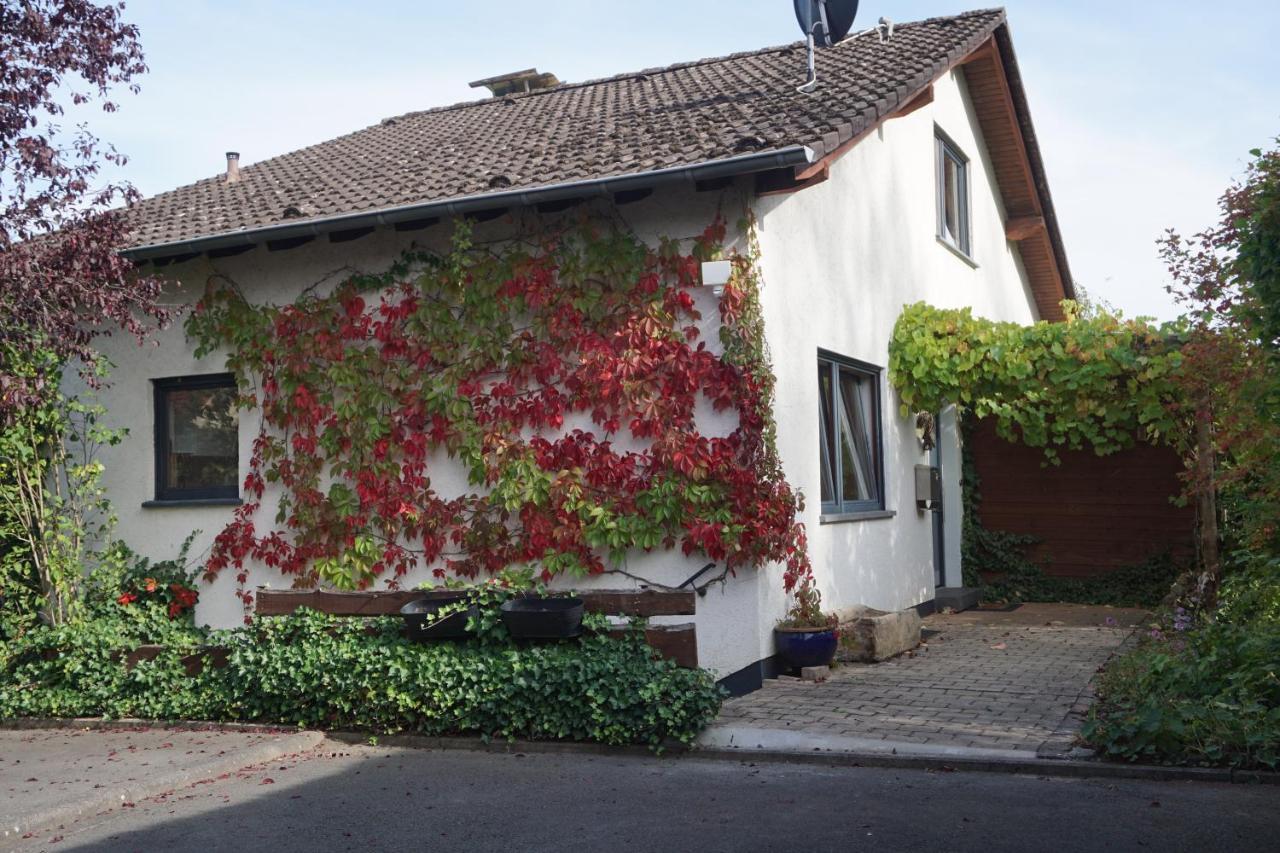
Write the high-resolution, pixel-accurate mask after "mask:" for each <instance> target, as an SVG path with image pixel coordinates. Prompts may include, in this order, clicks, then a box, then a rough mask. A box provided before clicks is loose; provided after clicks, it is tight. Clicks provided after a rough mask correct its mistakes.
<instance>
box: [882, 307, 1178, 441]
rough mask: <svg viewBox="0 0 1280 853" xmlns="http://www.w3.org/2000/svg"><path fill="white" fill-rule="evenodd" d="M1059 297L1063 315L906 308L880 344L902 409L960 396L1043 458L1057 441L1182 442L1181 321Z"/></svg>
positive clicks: (936, 405) (930, 407)
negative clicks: (1048, 319)
mask: <svg viewBox="0 0 1280 853" xmlns="http://www.w3.org/2000/svg"><path fill="white" fill-rule="evenodd" d="M1064 305H1065V307H1066V308H1067V309H1068V317H1067V321H1066V322H1065V323H1036V324H1035V325H1031V326H1023V325H1020V324H1018V323H1008V322H996V321H992V320H987V319H984V318H980V317H974V316H973V314H972V312H971V310H970V309H968V308H960V309H942V308H935V307H933V306H931V305H927V304H925V303H923V302H919V303H916V304H914V305H909V306H907V307H906V308H905V309H904V310H903V313H902V316H900V317H899V318H898V322H897V324H896V325H895V326H894V330H893V337H892V339H891V341H890V343H889V375H890V381H891V382H892V383H893V385H894V387H895V388H897V390H898V394H899V396H900V399H901V401H902V413H903V415H904V416H905V415H906V414H908V413H909V412H913V411H924V412H937V411H941V410H942V409H944V408H946V407H948V406H950V405H958V406H960V407H961V408H963V409H965V410H967V411H969V412H970V413H972V415H973V416H975V417H978V418H985V417H993V418H995V421H996V430H997V432H998V433H999V434H1000V436H1001V437H1002V438H1005V439H1007V440H1009V441H1015V442H1020V443H1023V444H1027V445H1030V446H1032V447H1042V448H1044V450H1045V454H1046V456H1047V457H1048V458H1049V459H1050V460H1051V461H1056V460H1057V452H1056V449H1057V448H1060V447H1067V448H1070V449H1079V448H1082V447H1089V448H1092V449H1093V450H1094V451H1095V452H1096V453H1098V454H1099V455H1105V454H1108V453H1113V452H1115V451H1117V450H1121V449H1123V448H1125V447H1130V446H1132V445H1133V443H1134V441H1135V440H1137V439H1139V438H1143V439H1146V440H1148V441H1151V442H1155V443H1172V444H1174V445H1175V446H1179V447H1184V446H1185V441H1186V436H1187V429H1186V424H1185V423H1184V422H1183V420H1181V419H1182V418H1185V416H1186V414H1187V413H1186V410H1185V407H1184V406H1183V403H1182V401H1183V395H1182V393H1181V392H1180V390H1179V386H1178V384H1177V378H1178V368H1179V366H1180V365H1181V363H1182V353H1181V351H1180V349H1179V343H1178V332H1179V330H1178V329H1176V328H1173V327H1155V326H1153V325H1151V324H1149V323H1147V322H1144V321H1141V320H1124V319H1121V318H1118V317H1114V316H1110V315H1107V314H1096V315H1093V316H1087V317H1086V316H1081V314H1080V313H1079V312H1078V311H1077V310H1076V308H1075V306H1074V305H1073V304H1071V303H1064Z"/></svg>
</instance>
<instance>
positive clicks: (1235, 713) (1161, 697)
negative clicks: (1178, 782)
mask: <svg viewBox="0 0 1280 853" xmlns="http://www.w3.org/2000/svg"><path fill="white" fill-rule="evenodd" d="M1278 671H1280V625H1277V624H1276V623H1274V622H1273V623H1270V624H1267V623H1258V622H1254V623H1249V624H1234V623H1230V622H1225V621H1218V622H1214V623H1210V624H1206V625H1202V626H1200V627H1198V628H1194V627H1193V628H1190V629H1189V630H1188V631H1186V632H1185V635H1184V634H1180V633H1179V632H1176V631H1175V632H1173V636H1168V635H1166V634H1165V633H1164V632H1162V631H1160V630H1159V629H1152V630H1151V632H1150V633H1149V634H1148V636H1147V637H1145V638H1144V640H1143V641H1142V642H1141V643H1140V644H1139V646H1138V647H1137V648H1135V649H1134V650H1132V651H1131V652H1129V653H1128V654H1126V655H1123V656H1121V657H1119V658H1117V659H1116V660H1114V661H1112V662H1111V664H1109V665H1108V666H1107V669H1106V671H1105V672H1104V674H1103V677H1102V680H1101V682H1100V684H1099V699H1100V701H1099V703H1098V705H1097V706H1096V707H1095V708H1094V710H1093V711H1092V712H1091V715H1090V719H1089V720H1087V721H1086V723H1085V727H1084V731H1083V735H1084V737H1085V739H1086V740H1087V741H1089V742H1090V743H1092V744H1093V745H1095V746H1097V747H1098V748H1099V749H1101V750H1102V751H1103V752H1104V753H1105V754H1106V755H1109V756H1111V757H1113V758H1120V759H1124V760H1129V761H1158V762H1162V763H1172V764H1228V765H1232V766H1239V767H1269V768H1273V769H1274V768H1276V767H1277V766H1280V678H1277V675H1278Z"/></svg>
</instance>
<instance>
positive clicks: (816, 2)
mask: <svg viewBox="0 0 1280 853" xmlns="http://www.w3.org/2000/svg"><path fill="white" fill-rule="evenodd" d="M794 3H795V7H796V21H797V22H799V24H800V31H801V32H803V33H804V37H805V41H806V42H807V43H808V59H809V66H808V68H809V75H808V77H807V78H806V79H805V81H804V84H803V85H801V86H797V87H796V91H797V92H800V93H802V94H805V95H808V94H812V92H813V90H814V89H815V88H817V86H818V72H817V68H816V67H815V65H814V51H815V49H816V48H819V47H835V46H836V45H837V44H839V43H840V41H841V40H842V39H843V38H844V37H845V36H846V35H848V34H849V30H850V29H851V28H852V27H853V19H854V17H855V16H856V15H857V14H858V0H794Z"/></svg>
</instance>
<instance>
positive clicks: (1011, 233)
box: [1004, 215, 1048, 243]
mask: <svg viewBox="0 0 1280 853" xmlns="http://www.w3.org/2000/svg"><path fill="white" fill-rule="evenodd" d="M1047 227H1048V226H1047V225H1046V224H1045V221H1044V217H1043V216H1038V215H1035V216H1010V217H1009V218H1008V219H1007V220H1005V223H1004V236H1005V238H1006V239H1008V240H1012V241H1013V242H1015V243H1020V242H1022V241H1023V240H1026V239H1028V238H1030V237H1034V236H1035V235H1037V234H1039V233H1041V232H1042V231H1044V230H1045V228H1047Z"/></svg>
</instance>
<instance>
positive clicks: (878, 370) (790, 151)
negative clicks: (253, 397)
mask: <svg viewBox="0 0 1280 853" xmlns="http://www.w3.org/2000/svg"><path fill="white" fill-rule="evenodd" d="M805 62H806V55H805V50H804V46H803V45H800V44H792V45H787V46H783V47H776V48H768V49H764V50H758V51H754V52H750V53H741V54H735V55H732V56H727V57H722V58H717V59H706V60H700V61H697V62H690V63H684V64H679V65H673V66H670V67H667V68H655V69H649V70H646V71H642V72H639V73H632V74H625V75H619V76H616V77H611V78H607V79H602V80H594V81H588V82H585V83H559V82H558V81H555V79H554V77H550V76H548V75H537V74H536V72H528V73H525V74H523V75H508V76H505V77H501V78H496V79H491V80H489V81H481V82H484V83H486V84H487V85H489V86H490V87H491V89H492V91H494V92H497V93H500V94H495V95H494V96H493V97H489V98H484V99H481V100H476V101H472V102H467V103H460V104H455V105H453V106H447V107H440V108H435V109H428V110H424V111H421V112H413V113H408V114H406V115H402V116H397V117H394V118H388V119H385V120H383V121H382V122H380V123H379V124H377V125H374V126H372V127H369V128H366V129H364V130H361V131H357V132H355V133H352V134H349V135H347V136H343V137H340V138H338V139H334V140H331V141H328V142H323V143H320V144H317V145H314V146H311V147H309V148H305V149H302V150H300V151H296V152H294V153H291V154H286V155H283V156H280V157H275V158H272V159H269V160H265V161H262V162H258V163H254V164H252V165H247V166H241V165H240V164H239V162H238V155H228V163H227V170H226V172H225V173H224V174H219V175H218V176H216V177H213V178H208V179H205V180H201V181H199V182H197V183H194V184H192V185H190V186H186V187H182V188H180V189H177V190H174V191H172V192H168V193H163V194H161V195H158V196H156V197H154V198H150V199H147V200H145V201H143V202H141V203H140V204H138V205H137V206H136V208H135V209H134V210H133V211H132V213H131V215H132V217H133V223H134V229H133V233H134V244H133V245H132V246H131V248H130V249H129V250H128V254H129V255H130V256H131V257H132V258H133V259H135V260H136V261H138V262H139V263H145V264H148V265H150V267H151V268H153V269H155V270H157V271H159V272H162V273H163V274H165V275H167V276H169V277H170V278H171V279H172V280H173V281H174V285H173V287H172V289H171V292H170V296H169V298H170V300H171V301H172V302H174V303H176V304H188V305H189V304H191V303H193V302H194V301H195V300H196V299H197V298H199V296H200V294H201V293H202V292H203V291H204V289H205V287H206V285H207V284H208V283H209V282H211V281H223V282H226V281H233V282H235V283H236V284H237V286H238V287H239V288H240V290H241V292H243V293H244V294H245V295H246V298H248V299H249V300H250V301H253V302H261V303H277V304H278V303H285V302H289V301H290V300H292V299H294V298H295V297H296V296H297V295H298V294H299V293H300V292H302V291H303V290H304V289H306V288H308V287H311V286H314V285H316V284H317V283H318V282H322V281H325V280H327V279H326V277H327V276H329V275H330V274H331V273H332V271H333V270H335V269H341V268H349V269H355V270H370V271H372V270H383V269H386V268H387V267H388V265H390V264H391V263H392V261H393V260H394V259H395V258H397V257H398V256H399V255H400V254H401V253H402V252H403V251H405V250H406V249H407V248H409V247H412V246H417V247H425V248H428V249H433V250H439V249H442V248H446V247H447V246H448V243H449V239H450V234H451V227H450V223H451V222H452V221H453V220H455V219H456V218H458V217H464V216H466V217H471V218H472V219H473V220H474V221H475V226H474V227H475V232H474V233H475V237H476V239H477V240H484V241H501V240H503V239H504V238H505V237H508V236H510V235H511V234H512V233H513V231H512V229H513V228H514V227H515V225H514V223H515V221H516V220H517V219H519V220H520V221H521V222H525V223H527V222H529V221H534V222H538V221H547V222H551V221H557V220H556V218H557V217H563V216H565V215H568V214H572V212H573V211H572V210H571V211H568V214H567V213H566V211H565V208H570V207H572V206H573V205H575V204H577V205H579V206H586V207H587V208H588V209H592V210H596V211H602V212H603V213H604V214H607V215H610V216H613V217H614V218H615V219H618V220H620V221H623V222H625V223H626V224H627V227H628V228H630V229H631V230H632V231H633V233H634V234H636V235H638V236H639V237H640V238H641V239H643V240H645V241H654V240H657V239H658V238H659V237H662V236H669V237H676V238H687V237H691V236H693V235H696V234H699V233H701V232H702V231H703V229H705V228H706V226H707V224H708V223H709V222H712V221H713V220H715V219H716V217H717V215H724V216H726V217H728V218H730V220H731V221H732V217H736V216H737V215H739V214H741V213H744V212H745V213H747V214H750V216H752V217H753V218H754V221H755V229H756V231H755V233H756V236H757V239H758V249H759V258H758V271H759V274H760V277H761V280H762V282H763V285H762V290H761V296H760V298H761V307H762V313H763V318H764V328H765V336H766V342H767V345H768V350H769V356H770V359H771V362H772V366H773V371H774V376H775V377H776V389H775V395H776V396H775V400H774V408H773V414H774V418H775V420H776V424H777V450H778V454H779V457H780V460H781V464H782V468H783V471H784V473H785V476H786V479H787V481H788V482H789V483H790V484H791V485H792V487H793V488H795V489H796V490H798V491H800V492H802V493H803V494H804V495H805V497H806V499H807V501H806V504H805V508H804V510H803V512H802V513H800V517H799V519H798V520H799V521H800V522H802V523H803V524H804V527H805V530H806V531H807V541H808V549H809V557H810V560H811V564H812V567H813V572H814V576H815V578H816V582H817V584H818V586H819V588H820V589H821V590H822V592H823V594H824V597H825V604H826V606H828V607H832V608H834V607H843V606H847V605H853V604H865V605H868V606H871V607H875V608H880V609H885V610H898V609H904V608H910V607H919V608H922V609H927V608H929V607H930V606H932V605H933V603H934V602H935V600H936V598H937V595H938V593H937V590H938V589H939V588H955V587H959V586H960V585H961V581H960V568H961V567H960V521H961V517H960V516H961V512H960V507H961V503H960V494H959V487H958V484H959V477H960V472H959V466H960V462H959V449H958V447H959V445H958V437H957V431H956V424H955V419H954V417H953V416H952V414H951V413H946V412H944V413H941V415H940V418H939V421H938V428H937V434H938V442H937V447H936V449H934V450H932V451H929V450H926V449H925V448H924V446H923V444H922V441H921V439H920V437H919V436H918V435H917V431H916V419H915V418H914V417H905V418H904V417H901V416H900V415H899V411H898V409H899V405H898V403H897V401H895V399H894V396H893V392H892V390H891V388H890V386H889V384H888V379H887V376H886V374H885V368H884V366H885V364H886V361H887V348H888V340H889V336H890V332H891V330H892V327H893V324H894V321H895V319H896V318H897V316H898V314H899V312H900V311H901V309H902V306H903V305H904V304H908V303H913V302H916V301H919V300H925V301H928V302H931V303H933V304H935V305H939V306H966V305H967V306H973V308H974V309H975V312H976V313H978V314H981V315H985V316H988V317H992V318H997V319H1003V320H1011V321H1018V322H1023V323H1030V322H1034V321H1037V320H1047V321H1056V320H1060V319H1062V317H1063V314H1062V311H1061V308H1060V306H1059V303H1060V301H1061V300H1062V299H1064V298H1068V297H1070V296H1072V287H1071V278H1070V274H1069V272H1068V269H1067V262H1066V257H1065V255H1064V251H1063V246H1062V241H1061V238H1060V236H1059V231H1058V224H1057V220H1056V217H1055V214H1054V209H1053V203H1052V200H1051V198H1050V195H1049V190H1048V185H1047V183H1046V180H1045V173H1044V167H1043V163H1042V160H1041V156H1040V153H1039V151H1038V149H1037V144H1036V137H1035V133H1034V130H1033V128H1032V124H1031V117H1030V113H1029V111H1028V106H1027V99H1026V94H1025V92H1024V89H1023V86H1022V83H1021V79H1020V76H1019V71H1018V64H1017V61H1016V58H1015V56H1014V52H1013V45H1012V42H1011V40H1010V33H1009V28H1008V26H1007V23H1006V18H1005V14H1004V12H1003V11H1000V10H996V11H979V12H970V13H965V14H961V15H957V16H954V17H946V18H935V19H930V20H926V21H920V22H916V23H906V24H900V25H898V26H897V27H896V28H895V30H894V31H893V33H892V34H891V35H888V36H887V37H886V34H884V33H877V32H868V33H864V34H862V35H859V36H856V37H854V38H852V39H850V40H848V41H846V42H844V43H842V44H840V45H838V46H836V47H834V48H832V49H828V50H822V51H819V52H818V55H817V73H818V85H817V87H816V89H815V90H814V91H813V92H812V93H811V94H804V93H801V92H798V91H797V90H796V86H797V84H798V83H800V82H802V80H803V79H804V69H805ZM726 212H727V213H726ZM734 240H738V242H737V243H736V244H735V247H736V248H737V249H739V250H741V249H743V248H744V246H743V245H742V243H741V237H734V236H733V235H732V234H731V235H730V237H729V242H731V243H732V242H733V241H734ZM694 298H695V300H696V303H697V307H698V308H699V309H701V310H702V313H703V316H704V318H711V319H709V320H706V319H704V325H706V324H708V323H710V324H711V326H713V325H714V318H715V317H716V316H717V314H716V306H717V300H718V299H719V297H718V295H717V293H716V291H715V289H714V288H711V287H701V288H697V289H696V293H695V294H694ZM711 326H707V327H706V328H704V329H703V331H704V332H706V333H708V334H707V335H706V336H707V337H708V338H710V339H714V337H715V334H714V329H713V328H711ZM157 342H158V344H157V345H155V346H150V345H149V346H143V347H138V346H135V345H133V344H132V342H129V341H125V340H123V339H115V340H113V341H112V342H111V344H110V347H109V349H108V353H107V354H108V355H109V357H110V358H111V359H112V361H113V362H114V363H115V364H116V365H117V368H116V371H115V374H114V380H113V383H112V384H111V385H110V386H109V387H108V388H106V389H105V390H104V391H103V392H102V394H101V400H102V402H103V403H104V404H105V405H106V407H107V409H108V411H109V413H110V415H111V417H112V421H113V423H114V424H116V425H119V426H124V427H127V428H128V429H129V437H128V438H127V439H126V440H125V441H124V442H123V443H122V444H120V445H119V446H116V447H112V448H107V449H106V451H104V455H103V461H104V462H105V465H106V476H105V482H106V486H107V488H108V491H109V494H110V496H111V497H112V499H113V501H114V506H115V510H116V512H117V513H118V516H119V533H120V535H121V536H122V538H124V539H125V540H126V541H128V542H130V543H133V544H134V546H135V547H137V548H139V549H140V550H143V551H144V552H146V553H147V554H148V555H149V556H152V557H153V558H166V557H170V556H172V555H173V554H174V553H175V551H176V549H177V547H178V544H179V543H180V542H181V541H182V540H183V539H184V538H185V537H186V536H187V535H188V534H189V533H190V532H191V531H193V530H199V531H201V533H200V534H199V536H198V537H197V539H196V546H195V553H197V554H207V553H208V552H209V547H210V544H211V543H212V542H213V540H214V537H215V536H216V535H217V534H218V532H219V531H220V530H221V529H223V528H224V527H225V526H226V525H227V524H228V523H229V521H230V520H231V519H232V517H233V513H234V512H235V507H236V505H237V504H239V503H240V501H241V500H242V498H243V497H244V495H243V494H242V490H243V486H242V485H241V484H242V481H243V479H244V477H245V476H246V473H247V464H248V462H247V460H248V459H249V457H250V455H251V453H252V448H253V442H254V439H255V436H256V435H257V430H258V421H257V420H255V419H254V413H253V412H251V411H246V412H241V413H240V414H239V422H238V425H237V422H236V421H235V420H234V416H233V415H229V416H228V417H230V418H231V420H229V421H228V420H225V419H224V420H223V421H222V422H221V423H220V424H219V423H213V424H212V425H211V423H210V422H208V418H207V417H206V416H205V415H202V414H201V411H202V408H201V407H203V410H207V409H208V407H209V405H210V404H211V401H212V403H213V404H215V405H217V406H221V407H222V410H223V411H229V408H230V406H229V403H230V400H231V398H232V396H233V394H234V391H233V390H232V389H231V387H230V386H229V380H228V378H227V377H226V375H225V367H224V359H223V354H219V353H215V354H211V355H207V356H204V357H199V358H198V357H197V356H196V351H195V347H194V345H193V343H192V342H191V341H190V340H189V339H188V338H187V336H186V335H185V333H184V331H183V329H182V328H181V326H180V325H179V326H177V327H174V328H171V329H168V330H166V331H164V332H163V333H161V334H160V335H159V337H158V338H157ZM193 400H195V401H198V402H196V403H193ZM700 417H703V421H702V422H703V423H705V424H707V427H706V428H707V430H708V431H714V430H715V429H718V428H721V427H718V426H717V425H716V419H717V418H721V419H722V418H723V417H724V413H722V412H711V411H708V412H706V413H704V415H703V416H700ZM201 418H204V421H201V420H200V419H201ZM721 426H723V425H721ZM192 460H195V461H192ZM922 465H923V466H934V467H936V468H938V469H939V470H940V473H941V488H942V500H941V504H942V506H941V512H934V511H926V510H923V509H921V508H919V506H918V504H917V491H916V489H917V485H916V474H917V467H918V466H922ZM445 467H448V466H447V465H446V466H445ZM434 476H435V477H436V480H437V482H438V483H446V482H449V481H450V478H452V482H453V483H454V487H455V488H458V489H466V488H467V487H468V485H467V480H466V475H465V472H459V471H453V472H452V473H451V472H449V471H445V470H441V471H437V472H435V473H434ZM440 488H445V486H443V485H442V486H440ZM268 494H270V493H268ZM270 509H271V507H270V506H268V507H266V510H265V511H264V515H263V517H264V519H265V520H264V521H263V524H265V525H267V526H270V524H271V521H270V516H272V515H274V513H272V512H270ZM705 562H706V560H705V556H699V555H697V554H695V555H691V556H685V555H683V554H682V553H681V551H680V550H679V549H678V548H677V549H673V550H667V549H663V548H657V549H654V550H653V551H652V552H648V553H645V552H640V551H636V552H633V553H630V554H628V555H627V557H626V563H625V565H626V568H627V570H628V571H629V572H630V573H631V574H633V575H635V576H637V577H644V578H647V579H650V580H653V581H656V582H659V583H663V584H667V585H671V586H675V585H678V584H680V583H682V582H683V581H685V580H686V579H688V578H689V577H690V576H692V575H694V574H695V573H696V572H697V571H698V570H699V568H701V567H702V565H703V564H704V563H705ZM247 572H248V577H249V579H248V583H247V586H248V587H249V588H250V589H252V588H253V587H256V586H258V585H274V586H276V587H280V586H288V585H289V583H290V580H289V578H287V577H282V576H281V575H280V573H279V572H278V571H274V570H273V569H271V568H269V567H267V566H265V565H258V564H255V565H251V566H249V567H248V569H247ZM429 578H430V574H429V573H428V571H427V569H426V568H422V569H421V570H419V571H415V572H411V573H410V574H409V575H408V576H407V577H405V578H403V579H402V583H404V584H405V585H413V584H416V583H418V582H420V581H422V580H426V579H429ZM580 583H581V584H582V585H587V586H590V585H593V584H594V585H605V586H611V587H616V586H618V580H617V578H616V577H610V578H588V579H586V580H584V581H581V582H580ZM236 588H237V587H236V582H235V581H234V580H233V579H232V578H231V577H230V573H223V574H221V575H219V576H218V578H217V579H216V580H214V581H212V582H211V583H208V584H206V585H205V586H204V587H203V588H202V590H201V598H200V603H199V606H198V609H197V616H198V618H199V619H200V620H202V621H204V622H206V623H209V624H212V625H217V626H232V625H235V624H238V623H239V622H240V620H241V617H242V603H241V601H239V600H238V599H237V597H236ZM785 609H786V596H785V593H784V591H783V587H782V584H781V583H780V581H779V572H777V571H775V570H773V569H770V568H768V567H766V568H763V569H760V570H759V571H749V572H747V571H743V572H738V573H736V574H735V575H733V576H731V577H728V578H726V579H725V582H724V583H723V584H717V585H715V586H713V587H712V588H710V589H709V590H708V591H707V594H706V595H705V596H703V597H701V598H700V599H699V601H698V614H697V626H698V652H699V658H700V660H701V663H702V664H703V665H704V666H707V667H709V668H711V669H713V670H714V671H715V672H716V673H717V674H718V675H719V676H720V677H722V678H723V679H725V681H726V683H727V684H729V685H730V686H731V687H732V688H733V689H735V690H746V689H752V688H753V687H755V686H758V685H759V683H760V680H761V678H762V677H767V676H769V675H770V674H771V673H772V671H773V669H772V667H773V664H772V656H773V654H774V650H773V640H772V634H771V628H772V626H773V624H774V623H775V621H776V620H777V619H778V618H780V617H781V616H782V614H783V613H784V611H785Z"/></svg>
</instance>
